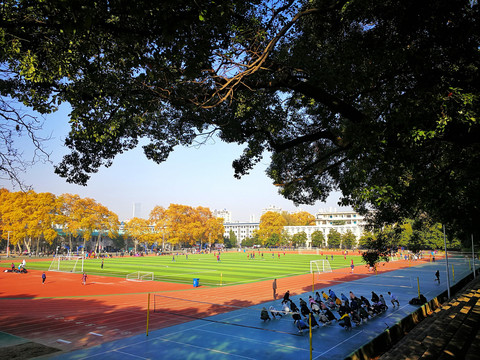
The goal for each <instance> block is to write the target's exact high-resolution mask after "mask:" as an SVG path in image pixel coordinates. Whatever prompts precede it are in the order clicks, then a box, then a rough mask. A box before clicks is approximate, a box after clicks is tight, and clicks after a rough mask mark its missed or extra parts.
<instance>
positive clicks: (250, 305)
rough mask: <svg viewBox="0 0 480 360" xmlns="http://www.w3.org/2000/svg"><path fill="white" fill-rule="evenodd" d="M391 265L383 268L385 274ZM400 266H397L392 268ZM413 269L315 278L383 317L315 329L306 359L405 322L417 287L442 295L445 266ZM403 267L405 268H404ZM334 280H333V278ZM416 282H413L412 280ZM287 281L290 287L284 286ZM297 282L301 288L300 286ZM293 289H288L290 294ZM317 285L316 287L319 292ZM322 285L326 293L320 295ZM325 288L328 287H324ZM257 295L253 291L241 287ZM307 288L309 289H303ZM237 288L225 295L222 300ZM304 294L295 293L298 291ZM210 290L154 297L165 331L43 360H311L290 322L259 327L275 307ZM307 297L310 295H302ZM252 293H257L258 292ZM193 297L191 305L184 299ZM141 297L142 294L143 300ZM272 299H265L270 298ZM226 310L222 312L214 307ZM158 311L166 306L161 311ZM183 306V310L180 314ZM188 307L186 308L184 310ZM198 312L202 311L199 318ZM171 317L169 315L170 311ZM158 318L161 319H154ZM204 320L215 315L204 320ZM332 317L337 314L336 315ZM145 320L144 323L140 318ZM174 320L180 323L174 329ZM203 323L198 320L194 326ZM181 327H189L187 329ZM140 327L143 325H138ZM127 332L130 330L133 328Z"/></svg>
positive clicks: (459, 263)
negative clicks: (370, 303)
mask: <svg viewBox="0 0 480 360" xmlns="http://www.w3.org/2000/svg"><path fill="white" fill-rule="evenodd" d="M449 264H450V280H451V282H452V283H453V281H454V278H455V280H456V281H459V280H460V279H461V278H463V277H465V276H466V275H467V274H468V273H470V264H469V262H467V261H466V260H465V259H463V258H449ZM389 265H390V264H387V267H388V266H389ZM398 265H400V264H398ZM415 265H416V266H411V267H408V266H407V267H405V268H403V269H399V270H394V271H380V272H379V274H378V275H372V274H370V275H368V274H367V276H365V274H364V275H356V276H357V279H356V280H355V278H353V279H352V276H351V275H350V274H348V273H347V272H346V271H345V269H343V271H338V272H335V271H334V273H330V274H329V275H327V274H322V275H318V276H319V277H321V276H325V277H329V278H330V279H328V280H327V279H325V281H323V280H322V279H318V280H316V282H317V283H316V286H315V290H316V291H319V292H320V291H321V290H325V291H327V290H328V289H333V290H334V291H335V293H336V294H337V295H339V294H341V293H342V292H343V293H345V294H348V293H349V291H353V293H354V294H355V295H356V296H360V295H363V296H365V297H367V298H368V299H369V298H370V293H371V291H375V292H376V293H377V294H383V295H384V297H385V300H386V301H387V305H389V309H388V310H387V311H386V312H385V313H383V314H381V315H378V316H377V317H375V318H373V319H371V320H369V321H368V322H366V323H363V324H361V325H359V326H357V327H355V326H354V327H353V329H352V330H350V331H346V330H344V329H343V328H342V327H340V326H338V325H337V324H336V323H332V324H331V325H327V326H324V327H320V328H318V329H315V330H313V332H312V347H313V351H312V356H313V358H314V359H340V358H344V357H346V356H348V355H349V354H350V353H351V352H353V351H354V350H356V349H358V348H360V347H361V346H362V345H364V344H366V343H368V342H369V341H370V340H371V339H373V338H374V337H376V336H377V335H378V334H379V333H381V332H383V331H384V330H385V329H386V328H387V327H390V326H392V325H394V324H395V323H397V322H398V321H399V320H400V319H402V318H403V317H405V316H406V315H407V314H409V313H411V312H412V311H414V310H416V309H417V308H418V307H417V306H411V305H409V304H408V301H409V300H410V299H411V298H413V297H415V296H417V295H418V287H417V283H419V284H420V290H421V292H422V294H424V295H425V296H426V298H427V299H428V300H430V299H432V298H433V297H435V296H437V295H438V294H440V293H441V292H443V291H445V289H446V268H445V260H437V262H435V263H431V262H417V263H416V264H415ZM403 266H406V265H405V264H403ZM437 269H438V270H440V279H441V283H440V284H437V283H435V282H434V272H435V271H436V270H437ZM332 275H333V276H332ZM417 278H418V279H417ZM289 281H291V280H289ZM297 281H299V282H301V280H300V279H297ZM306 284H308V281H305V282H304V284H303V286H301V287H300V291H297V290H294V291H292V289H294V288H293V285H294V284H293V283H288V284H286V286H288V289H289V290H290V291H291V292H292V293H294V294H295V295H293V296H291V299H292V300H293V301H294V302H295V303H296V304H297V305H298V302H299V298H303V299H307V298H308V295H310V294H311V285H310V286H308V285H306ZM290 285H292V287H290ZM319 285H320V286H319ZM322 285H324V287H322ZM325 285H326V286H325ZM249 286H250V287H252V288H255V286H253V285H252V284H250V285H246V287H245V290H244V291H245V292H247V291H248V290H247V289H248V287H249ZM263 287H264V288H265V291H266V292H268V293H271V287H270V282H264V284H263ZM309 287H310V289H309ZM232 288H236V286H231V287H225V288H223V289H221V290H223V291H224V292H225V294H224V295H225V298H227V297H229V296H231V294H230V292H231V291H232ZM302 289H303V290H304V291H301V290H302ZM209 290H210V291H211V290H213V289H201V288H197V289H195V290H186V289H185V290H174V291H164V290H162V291H160V292H157V293H156V294H157V295H160V296H154V295H153V293H152V297H153V299H152V303H155V305H154V306H155V313H152V314H151V315H150V321H161V320H162V319H167V321H169V322H171V326H168V325H169V324H166V325H165V326H167V327H165V328H163V329H160V330H155V331H151V332H150V333H149V335H148V336H146V335H145V333H142V334H139V335H135V336H131V337H128V336H124V337H123V338H122V339H120V340H115V341H111V342H104V343H102V344H100V345H98V346H94V347H89V348H88V349H85V350H77V351H73V352H69V353H65V354H59V355H55V354H53V355H49V356H46V357H44V358H54V359H132V360H133V359H292V358H295V359H309V358H310V346H309V334H308V331H305V332H304V333H302V334H299V333H298V331H297V329H296V328H295V327H294V325H293V320H292V318H291V316H289V315H288V316H284V317H283V318H281V319H276V320H271V321H267V322H263V321H261V320H260V309H261V308H262V307H263V306H265V307H267V308H268V307H269V306H270V305H272V304H273V305H274V306H275V307H276V308H278V309H279V308H280V302H281V299H277V300H275V301H263V302H260V303H256V302H255V301H254V299H252V301H251V302H249V301H245V300H242V301H235V299H233V298H232V299H231V300H232V301H231V302H230V303H229V302H224V301H219V300H222V299H219V297H218V295H212V296H209V295H208V292H209ZM285 290H286V289H285V286H284V285H282V283H280V286H279V293H280V296H282V295H283V292H284V291H285ZM309 290H310V292H308V291H309ZM257 291H259V290H258V288H257ZM388 291H391V292H393V293H394V294H395V295H397V297H398V299H399V301H400V308H396V309H392V306H391V304H390V303H389V297H388V294H387V292H388ZM192 292H193V293H194V294H196V296H193V297H190V296H188V294H190V293H192ZM143 296H145V294H143ZM270 297H271V295H270ZM220 302H221V303H222V304H223V305H228V306H226V307H222V306H220V305H219V303H220ZM162 304H164V306H162ZM172 304H175V305H179V308H181V309H182V310H181V311H178V312H177V311H176V310H174V309H175V307H174V306H172ZM180 304H183V305H185V306H183V307H182V306H180ZM189 304H190V305H189ZM200 305H202V306H204V307H206V308H204V309H203V310H198V308H199V306H200ZM172 309H173V310H172ZM158 310H159V311H158ZM209 312H212V313H215V312H217V313H219V314H217V315H213V316H207V317H205V318H203V316H204V315H205V314H208V313H209ZM336 316H338V314H336ZM142 317H143V315H142ZM175 318H179V319H180V318H183V319H182V321H179V322H178V323H177V324H176V322H175V320H174V319H175ZM200 318H203V319H200ZM185 321H187V322H185ZM141 323H145V318H142V319H141ZM132 325H133V324H132Z"/></svg>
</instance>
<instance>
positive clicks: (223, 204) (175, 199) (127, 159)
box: [0, 107, 340, 222]
mask: <svg viewBox="0 0 480 360" xmlns="http://www.w3.org/2000/svg"><path fill="white" fill-rule="evenodd" d="M68 131H69V124H68V108H66V107H63V108H62V109H60V110H59V111H58V112H57V113H55V114H53V115H49V116H48V117H45V118H44V124H43V131H42V135H43V136H46V137H47V136H48V137H50V140H48V141H47V142H46V143H45V144H44V146H45V148H46V150H47V151H48V152H49V153H50V154H51V155H50V160H51V162H52V163H37V164H36V165H34V166H33V167H31V168H30V169H29V170H28V171H27V172H26V173H25V174H22V176H21V177H22V179H23V180H24V182H25V183H26V184H27V185H31V186H32V188H33V190H34V191H35V192H37V193H39V192H50V193H53V194H55V195H61V194H64V193H70V194H78V195H79V196H81V197H83V198H86V197H89V198H93V199H95V200H96V201H97V202H99V203H101V204H102V205H104V206H106V207H108V208H109V210H111V211H113V212H115V213H116V214H117V215H118V217H119V219H120V220H121V221H124V220H128V219H130V218H132V217H133V208H134V204H140V206H139V207H138V206H137V213H136V214H137V216H140V217H142V218H148V216H149V213H150V211H151V210H152V209H153V208H154V207H155V206H157V205H159V206H163V207H165V208H167V207H168V206H169V205H170V204H172V203H173V204H182V205H189V206H193V207H197V206H203V207H208V208H210V210H211V211H212V212H213V211H214V210H215V209H217V210H223V209H226V210H229V211H230V212H231V214H232V221H241V222H243V221H250V220H251V219H252V216H253V219H254V221H259V220H260V216H261V215H262V210H263V209H264V208H266V207H269V206H275V207H277V208H281V209H283V210H285V211H289V212H297V211H301V210H304V211H308V212H309V213H311V214H313V215H314V214H315V213H317V212H318V211H319V210H320V209H329V208H332V209H334V208H337V209H340V207H339V206H338V204H337V203H338V198H339V196H340V195H339V193H334V194H332V195H331V196H330V197H329V199H328V200H327V202H326V203H321V202H317V203H316V204H315V205H313V206H306V205H301V206H299V207H295V205H294V204H293V202H291V201H289V200H286V199H285V198H283V197H282V196H281V195H279V194H278V188H277V187H275V186H274V185H273V184H272V180H270V179H269V178H268V177H267V175H266V174H265V170H266V168H267V167H268V162H269V158H268V157H264V159H263V161H261V162H260V163H259V164H257V166H256V167H255V168H254V169H253V170H252V171H251V172H250V174H249V175H245V176H244V177H242V178H241V179H240V180H239V179H235V178H234V177H233V174H234V171H233V168H232V161H233V160H234V159H236V158H238V156H239V155H240V154H241V153H242V148H241V147H240V146H238V145H235V144H226V143H224V142H221V141H220V140H218V141H217V142H214V141H211V142H210V143H208V144H205V145H202V146H200V147H191V148H186V147H177V148H176V149H175V150H174V151H173V153H171V155H170V157H169V158H168V159H167V161H166V162H164V163H162V164H156V163H154V162H153V161H151V160H148V159H147V158H146V157H145V156H144V154H143V151H142V149H141V148H136V149H134V150H131V151H129V152H126V153H124V154H121V155H119V156H117V157H116V158H115V159H114V162H113V165H112V166H111V167H109V168H105V167H102V168H101V169H100V170H99V171H98V172H97V173H95V174H92V177H91V178H90V180H89V182H88V184H87V186H80V185H73V184H69V183H67V182H66V181H65V179H63V178H61V177H59V176H58V175H56V174H55V173H54V164H57V163H59V162H60V161H61V159H62V156H63V155H64V154H66V153H68V149H67V148H66V147H65V146H64V145H63V144H64V139H65V137H66V136H67V134H68ZM17 144H18V147H19V148H20V149H22V150H23V151H24V156H25V157H27V158H28V157H29V156H31V154H32V148H31V145H30V142H29V141H28V139H26V138H25V137H22V138H20V139H17ZM0 187H5V188H7V189H8V190H10V191H18V190H19V189H18V188H15V187H14V186H12V184H11V183H10V182H8V181H6V180H1V179H0ZM138 209H139V211H138Z"/></svg>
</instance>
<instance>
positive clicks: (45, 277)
mask: <svg viewBox="0 0 480 360" xmlns="http://www.w3.org/2000/svg"><path fill="white" fill-rule="evenodd" d="M45 280H47V275H45V271H44V272H43V274H42V284H45Z"/></svg>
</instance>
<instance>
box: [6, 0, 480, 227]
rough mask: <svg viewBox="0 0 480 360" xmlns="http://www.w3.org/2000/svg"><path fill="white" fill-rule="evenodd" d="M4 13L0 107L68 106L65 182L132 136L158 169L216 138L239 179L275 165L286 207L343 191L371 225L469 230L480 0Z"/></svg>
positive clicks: (308, 1)
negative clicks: (422, 216) (180, 151)
mask: <svg viewBox="0 0 480 360" xmlns="http://www.w3.org/2000/svg"><path fill="white" fill-rule="evenodd" d="M0 13H1V20H0V45H1V46H0V48H1V50H0V61H1V63H2V67H1V70H0V71H1V72H2V77H1V79H0V91H1V96H2V99H10V98H11V99H15V100H18V101H21V102H22V103H23V104H25V105H27V106H30V107H32V108H34V109H35V110H37V111H39V112H42V113H48V112H51V111H54V110H55V109H56V107H57V106H58V104H60V103H62V102H67V103H69V104H70V105H71V107H72V112H71V114H70V118H69V119H68V121H70V123H71V131H70V134H69V136H68V138H67V139H66V143H65V144H66V146H68V147H69V148H70V150H71V153H70V154H68V155H66V156H65V157H64V159H63V161H62V162H61V163H60V164H59V165H58V166H57V169H56V171H57V173H58V174H60V175H61V176H64V177H65V178H66V179H67V180H68V181H71V182H75V183H79V184H85V183H86V182H87V181H88V178H89V177H90V176H91V174H92V173H94V172H96V171H98V169H99V168H100V167H101V166H109V165H111V163H112V161H113V159H114V157H115V156H116V155H117V154H119V153H122V152H123V151H126V150H129V149H132V148H133V147H135V146H137V145H138V143H139V140H140V139H147V140H148V141H149V142H148V143H147V144H146V145H144V146H143V148H144V151H145V155H146V156H147V158H149V159H151V160H153V161H156V162H162V161H164V160H166V159H167V157H168V155H169V153H170V152H171V151H173V150H174V148H175V147H176V146H177V145H187V146H188V145H191V144H194V143H198V142H203V141H205V140H206V139H208V138H209V137H213V136H217V137H219V138H220V139H221V140H223V141H226V142H232V143H238V144H242V145H243V146H244V148H245V150H244V153H243V154H242V156H241V157H240V158H239V159H236V160H234V162H233V167H234V171H235V176H237V177H241V176H242V175H244V174H246V173H248V172H249V170H250V169H251V168H252V167H253V166H254V165H255V164H256V163H257V162H258V161H260V159H261V158H262V156H263V155H264V154H265V153H269V154H271V163H270V166H269V169H268V176H270V177H271V179H272V182H273V183H274V184H276V185H277V186H278V187H279V191H280V193H281V194H282V195H283V196H285V197H286V198H288V199H291V200H292V201H294V202H295V203H305V204H312V203H314V202H315V201H317V200H320V201H324V200H326V198H327V197H328V195H329V193H330V192H331V191H332V190H337V189H338V190H341V191H342V194H343V198H342V200H341V203H342V204H343V205H350V206H353V207H354V208H355V209H356V210H358V211H366V210H367V209H374V210H376V211H375V212H374V214H375V217H376V220H377V221H378V222H379V223H385V222H387V223H388V222H396V221H398V220H399V219H400V218H404V217H411V218H414V217H415V215H417V214H419V213H422V212H425V213H428V214H429V215H430V216H431V217H432V218H433V219H434V220H435V221H438V222H443V223H447V224H450V225H451V227H453V228H455V229H462V230H464V231H468V232H470V231H473V230H474V226H475V224H476V223H478V219H479V218H480V207H479V204H480V192H479V189H480V186H479V185H480V183H479V182H480V167H479V166H478V163H479V160H480V146H479V140H480V126H479V123H478V116H477V115H478V112H479V106H480V102H479V101H478V97H479V94H480V91H479V87H480V81H479V80H480V79H479V65H480V52H479V45H480V41H479V40H480V38H479V37H480V29H479V26H480V23H479V21H478V19H479V18H480V16H479V15H480V14H479V4H478V1H474V0H463V1H460V0H459V1H446V0H435V1H433V0H425V1H422V2H418V1H413V0H386V1H377V2H372V1H367V0H358V1H347V0H338V1H336V0H328V1H320V0H299V1H295V0H278V1H259V0H257V1H254V0H250V1H244V0H242V1H228V2H223V1H218V2H212V1H206V0H197V1H195V2H193V1H188V0H179V1H175V2H174V3H171V2H158V1H151V0H139V1H132V2H124V1H105V0H103V1H102V0H101V1H96V2H94V3H88V4H80V3H78V2H70V1H59V0H57V1H49V2H48V5H47V3H45V2H42V1H37V2H32V1H28V0H9V1H4V2H3V3H2V7H1V9H0ZM1 170H2V171H4V170H3V169H1Z"/></svg>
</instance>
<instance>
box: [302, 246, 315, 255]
mask: <svg viewBox="0 0 480 360" xmlns="http://www.w3.org/2000/svg"><path fill="white" fill-rule="evenodd" d="M297 252H298V254H299V255H315V254H316V255H320V249H319V248H316V247H312V248H298V249H297Z"/></svg>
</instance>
